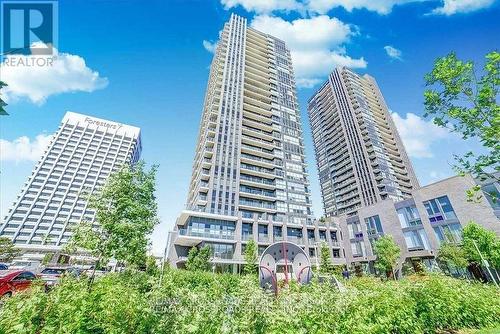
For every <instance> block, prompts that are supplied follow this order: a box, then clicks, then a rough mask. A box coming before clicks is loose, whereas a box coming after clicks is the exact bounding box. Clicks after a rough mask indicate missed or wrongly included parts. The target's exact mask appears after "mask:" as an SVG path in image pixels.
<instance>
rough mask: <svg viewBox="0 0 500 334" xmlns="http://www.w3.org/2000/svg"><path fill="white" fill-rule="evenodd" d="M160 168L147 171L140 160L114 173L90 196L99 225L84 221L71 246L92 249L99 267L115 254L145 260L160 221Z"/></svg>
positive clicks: (133, 261)
mask: <svg viewBox="0 0 500 334" xmlns="http://www.w3.org/2000/svg"><path fill="white" fill-rule="evenodd" d="M156 171H157V166H153V167H152V168H151V169H150V170H149V171H146V170H145V167H144V162H139V163H137V164H136V165H134V166H124V167H122V168H121V169H120V170H119V171H118V172H116V173H114V174H111V175H110V176H109V178H108V180H107V182H106V184H105V185H104V187H102V188H101V189H100V190H99V191H97V192H95V193H93V194H91V195H90V196H89V199H88V207H89V208H91V209H93V210H95V218H96V220H97V222H98V227H96V226H95V225H93V224H92V222H89V221H82V222H81V223H80V224H78V225H77V226H76V228H75V230H74V232H73V236H72V238H71V242H70V244H69V246H68V248H69V249H71V250H72V251H76V250H79V249H83V250H86V251H88V252H89V253H90V254H91V255H92V256H94V257H95V258H96V259H97V260H96V264H95V267H100V266H102V265H105V264H106V263H107V262H108V261H109V259H111V258H113V259H115V260H117V261H118V262H119V263H121V264H125V265H130V266H134V267H137V266H140V265H141V264H144V263H145V261H146V252H147V249H148V246H149V239H148V236H149V235H150V234H151V233H152V232H153V229H154V227H155V225H156V224H158V222H159V221H158V216H157V204H156V198H155V195H154V192H155V177H156ZM92 278H93V275H92ZM92 278H91V280H90V282H92ZM90 284H91V283H90Z"/></svg>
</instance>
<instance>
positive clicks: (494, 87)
mask: <svg viewBox="0 0 500 334" xmlns="http://www.w3.org/2000/svg"><path fill="white" fill-rule="evenodd" d="M477 73H478V70H477V69H475V66H474V63H473V62H472V61H462V60H460V59H458V58H457V56H456V54H455V53H450V54H449V55H447V56H446V57H441V58H438V59H437V60H436V62H435V63H434V68H433V69H432V71H431V72H430V73H428V74H427V75H426V76H425V81H426V85H427V87H428V89H427V90H426V91H425V93H424V97H425V102H424V106H425V114H424V116H425V117H432V118H433V122H434V123H435V124H436V125H438V126H441V127H446V128H448V129H449V130H451V131H453V132H456V133H459V134H460V135H461V136H462V138H463V139H468V138H476V139H478V140H479V141H480V142H481V144H482V145H483V147H484V148H485V151H486V152H485V153H482V154H476V153H473V152H467V153H465V154H464V155H463V156H455V159H456V161H457V165H456V166H455V168H456V170H457V171H458V172H460V173H461V174H464V173H470V174H472V176H474V177H479V178H482V179H486V178H494V179H495V180H496V181H498V178H497V177H496V176H495V175H494V174H493V173H492V172H495V171H496V172H498V171H500V163H499V162H500V106H499V105H498V103H497V97H498V93H499V87H500V53H499V52H497V51H493V52H490V53H488V54H487V55H486V63H485V65H484V68H483V70H482V74H483V75H482V76H479V77H478V75H477ZM475 190H476V191H478V190H479V189H478V188H477V187H476V189H475Z"/></svg>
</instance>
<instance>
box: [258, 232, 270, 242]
mask: <svg viewBox="0 0 500 334" xmlns="http://www.w3.org/2000/svg"><path fill="white" fill-rule="evenodd" d="M258 240H259V242H267V243H269V242H271V240H270V238H269V237H268V236H267V235H262V234H259V238H258Z"/></svg>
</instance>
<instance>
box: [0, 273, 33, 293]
mask: <svg viewBox="0 0 500 334" xmlns="http://www.w3.org/2000/svg"><path fill="white" fill-rule="evenodd" d="M35 279H36V276H35V274H33V273H32V272H31V271H27V270H4V271H0V297H5V296H12V295H13V294H14V293H15V292H18V291H22V290H26V289H28V288H29V287H30V286H31V284H32V283H33V281H34V280H35Z"/></svg>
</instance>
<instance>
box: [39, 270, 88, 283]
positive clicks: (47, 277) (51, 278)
mask: <svg viewBox="0 0 500 334" xmlns="http://www.w3.org/2000/svg"><path fill="white" fill-rule="evenodd" d="M80 272H81V270H80V269H78V268H73V267H67V266H66V267H58V266H53V267H45V268H44V269H43V270H42V271H41V272H40V274H38V277H39V278H40V279H41V280H42V281H43V282H44V283H45V286H46V287H47V288H50V287H52V286H54V285H56V284H57V283H59V280H60V279H61V277H62V276H63V275H73V276H75V277H78V276H80Z"/></svg>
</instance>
